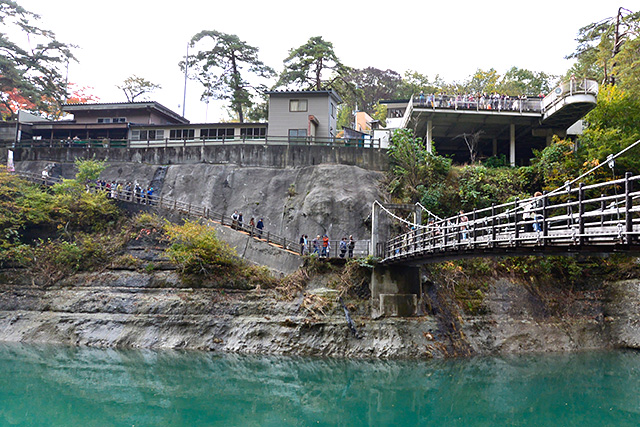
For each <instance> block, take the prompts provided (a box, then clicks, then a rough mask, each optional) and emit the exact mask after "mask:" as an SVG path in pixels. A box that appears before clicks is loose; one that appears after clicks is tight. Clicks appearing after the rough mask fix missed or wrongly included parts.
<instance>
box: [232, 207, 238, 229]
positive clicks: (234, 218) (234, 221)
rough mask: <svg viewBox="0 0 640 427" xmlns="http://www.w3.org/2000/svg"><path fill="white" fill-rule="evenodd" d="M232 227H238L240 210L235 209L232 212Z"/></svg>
mask: <svg viewBox="0 0 640 427" xmlns="http://www.w3.org/2000/svg"><path fill="white" fill-rule="evenodd" d="M231 228H233V229H236V228H238V211H233V213H232V214H231Z"/></svg>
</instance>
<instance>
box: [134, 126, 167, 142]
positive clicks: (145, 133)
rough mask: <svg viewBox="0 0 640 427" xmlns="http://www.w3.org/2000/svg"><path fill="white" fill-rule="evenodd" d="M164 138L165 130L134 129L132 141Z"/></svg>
mask: <svg viewBox="0 0 640 427" xmlns="http://www.w3.org/2000/svg"><path fill="white" fill-rule="evenodd" d="M162 139H164V130H163V129H159V130H155V129H152V130H132V131H131V140H132V141H158V140H162Z"/></svg>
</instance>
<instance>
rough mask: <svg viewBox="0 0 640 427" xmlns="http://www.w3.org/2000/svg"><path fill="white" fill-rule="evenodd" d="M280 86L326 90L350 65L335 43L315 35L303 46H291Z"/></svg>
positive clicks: (281, 75)
mask: <svg viewBox="0 0 640 427" xmlns="http://www.w3.org/2000/svg"><path fill="white" fill-rule="evenodd" d="M283 62H284V70H283V71H282V73H281V74H280V79H279V80H278V82H277V83H276V86H288V85H294V86H297V87H299V88H301V89H304V90H323V89H328V88H330V87H331V86H332V83H333V82H334V81H335V80H336V79H337V78H339V77H344V76H346V75H347V73H348V71H349V68H348V67H346V66H345V65H344V64H343V63H342V62H341V61H340V60H339V59H338V57H337V55H336V53H335V52H334V50H333V43H331V42H329V41H326V40H324V39H323V38H322V37H321V36H317V37H311V38H310V39H309V40H308V41H307V42H306V43H305V44H303V45H302V46H300V47H298V48H296V49H291V50H290V51H289V56H287V58H285V60H284V61H283Z"/></svg>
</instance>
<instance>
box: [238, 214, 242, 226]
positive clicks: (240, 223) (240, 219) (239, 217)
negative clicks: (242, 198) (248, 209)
mask: <svg viewBox="0 0 640 427" xmlns="http://www.w3.org/2000/svg"><path fill="white" fill-rule="evenodd" d="M238 228H240V230H242V212H240V213H239V214H238Z"/></svg>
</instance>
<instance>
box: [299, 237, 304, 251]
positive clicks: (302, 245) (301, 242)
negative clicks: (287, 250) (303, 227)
mask: <svg viewBox="0 0 640 427" xmlns="http://www.w3.org/2000/svg"><path fill="white" fill-rule="evenodd" d="M300 255H304V234H302V235H301V236H300Z"/></svg>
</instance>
